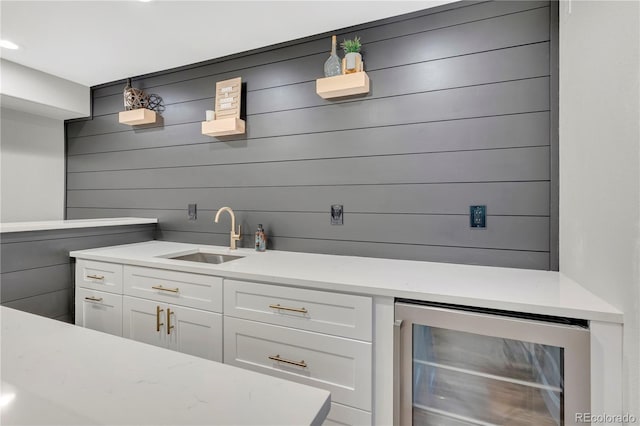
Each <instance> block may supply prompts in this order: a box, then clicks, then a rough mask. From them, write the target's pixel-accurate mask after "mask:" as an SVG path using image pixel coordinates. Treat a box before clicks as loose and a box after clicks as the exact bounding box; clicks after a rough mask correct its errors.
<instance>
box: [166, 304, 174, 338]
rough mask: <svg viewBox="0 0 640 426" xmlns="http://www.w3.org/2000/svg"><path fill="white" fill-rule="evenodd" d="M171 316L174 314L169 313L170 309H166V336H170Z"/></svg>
mask: <svg viewBox="0 0 640 426" xmlns="http://www.w3.org/2000/svg"><path fill="white" fill-rule="evenodd" d="M171 314H175V312H171V309H169V308H167V334H171V329H172V328H173V326H172V325H171Z"/></svg>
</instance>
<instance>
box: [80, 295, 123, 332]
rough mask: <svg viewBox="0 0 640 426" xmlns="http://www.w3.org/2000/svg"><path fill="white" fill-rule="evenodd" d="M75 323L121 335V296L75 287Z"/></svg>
mask: <svg viewBox="0 0 640 426" xmlns="http://www.w3.org/2000/svg"><path fill="white" fill-rule="evenodd" d="M76 325H79V326H80V327H86V328H91V329H93V330H98V331H103V332H105V333H109V334H113V335H116V336H122V296H121V295H119V294H113V293H107V292H103V291H96V290H90V289H86V288H80V287H76Z"/></svg>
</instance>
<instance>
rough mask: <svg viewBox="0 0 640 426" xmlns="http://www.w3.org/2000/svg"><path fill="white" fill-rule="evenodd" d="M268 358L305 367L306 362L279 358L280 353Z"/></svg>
mask: <svg viewBox="0 0 640 426" xmlns="http://www.w3.org/2000/svg"><path fill="white" fill-rule="evenodd" d="M269 359H271V360H273V361H277V362H284V363H285V364H291V365H295V366H296V367H302V368H307V363H306V362H304V360H302V361H291V360H290V359H285V358H280V355H279V354H278V355H276V356H270V357H269Z"/></svg>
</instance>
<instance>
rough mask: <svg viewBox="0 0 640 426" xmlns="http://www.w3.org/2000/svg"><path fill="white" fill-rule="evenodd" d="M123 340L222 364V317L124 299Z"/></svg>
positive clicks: (172, 306) (129, 298) (211, 313)
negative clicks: (126, 339) (125, 338)
mask: <svg viewBox="0 0 640 426" xmlns="http://www.w3.org/2000/svg"><path fill="white" fill-rule="evenodd" d="M122 328H123V337H127V338H129V339H133V340H137V341H139V342H143V343H148V344H150V345H154V346H160V347H163V348H167V349H172V350H175V351H178V352H183V353H187V354H190V355H195V356H199V357H201V358H206V359H210V360H212V361H218V362H222V315H221V314H217V313H214V312H207V311H202V310H199V309H191V308H185V307H183V306H176V305H170V304H166V303H161V302H157V301H153V300H146V299H141V298H138V297H130V296H124V298H123V325H122Z"/></svg>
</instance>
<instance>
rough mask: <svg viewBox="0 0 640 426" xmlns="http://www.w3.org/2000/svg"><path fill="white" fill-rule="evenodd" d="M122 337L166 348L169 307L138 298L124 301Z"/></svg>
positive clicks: (128, 298)
mask: <svg viewBox="0 0 640 426" xmlns="http://www.w3.org/2000/svg"><path fill="white" fill-rule="evenodd" d="M122 312H123V314H122V336H123V337H127V338H129V339H133V340H137V341H139V342H144V343H148V344H150V345H154V346H161V347H163V348H166V347H167V345H168V342H169V339H168V336H167V329H166V323H167V305H166V304H163V303H158V302H154V301H151V300H145V299H139V298H137V297H129V296H124V297H123V299H122Z"/></svg>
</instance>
